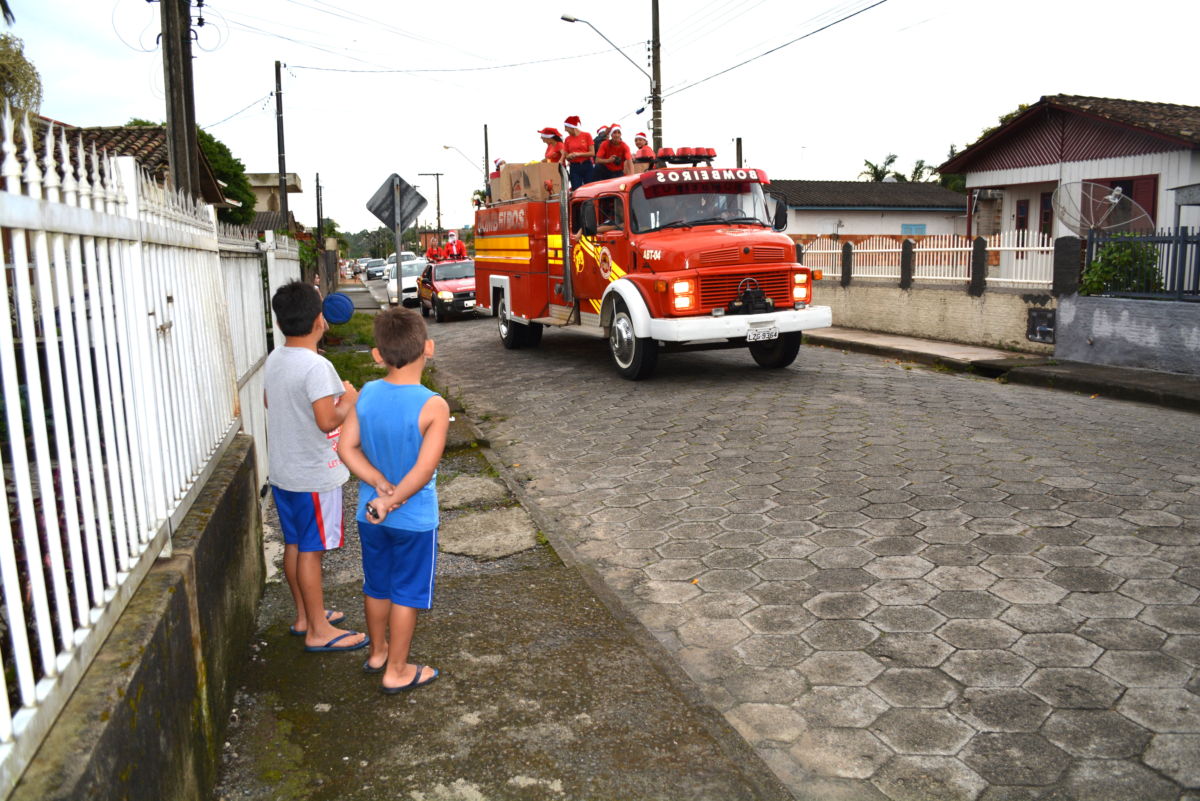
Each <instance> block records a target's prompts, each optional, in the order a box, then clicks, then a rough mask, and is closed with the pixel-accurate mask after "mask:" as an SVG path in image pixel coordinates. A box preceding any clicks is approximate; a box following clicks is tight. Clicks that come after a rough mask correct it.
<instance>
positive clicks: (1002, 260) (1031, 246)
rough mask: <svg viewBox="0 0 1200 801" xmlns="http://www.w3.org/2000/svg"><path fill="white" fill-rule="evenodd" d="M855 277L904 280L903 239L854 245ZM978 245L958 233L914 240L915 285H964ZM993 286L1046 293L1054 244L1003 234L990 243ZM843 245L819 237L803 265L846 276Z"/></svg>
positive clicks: (1041, 237)
mask: <svg viewBox="0 0 1200 801" xmlns="http://www.w3.org/2000/svg"><path fill="white" fill-rule="evenodd" d="M852 247H853V262H852V263H853V275H854V277H856V278H895V279H896V280H899V278H900V254H901V249H902V248H903V240H902V239H901V238H897V237H889V236H872V237H868V238H867V239H866V240H863V241H861V242H859V243H857V244H853V245H852ZM972 247H973V240H971V239H968V238H967V237H965V236H957V235H954V234H937V235H932V236H924V237H920V238H915V237H914V238H913V280H914V282H921V281H929V282H939V281H959V282H966V281H968V280H970V277H971V251H972ZM987 252H988V277H987V281H988V284H989V285H993V286H1013V287H1031V288H1046V287H1049V286H1050V285H1051V283H1052V281H1053V277H1054V240H1053V239H1052V238H1051V237H1050V236H1049V235H1047V234H1042V233H1039V232H1037V231H1003V232H1001V233H998V234H993V235H992V236H989V237H988V238H987ZM841 253H842V243H841V242H838V241H836V240H833V239H831V238H829V237H819V238H818V239H816V240H814V241H813V242H812V243H811V244H810V245H809V246H808V247H807V248H805V249H804V264H805V265H807V266H809V267H814V268H820V269H822V270H824V271H825V275H826V277H828V278H840V277H841V274H842V261H841V259H842V256H841Z"/></svg>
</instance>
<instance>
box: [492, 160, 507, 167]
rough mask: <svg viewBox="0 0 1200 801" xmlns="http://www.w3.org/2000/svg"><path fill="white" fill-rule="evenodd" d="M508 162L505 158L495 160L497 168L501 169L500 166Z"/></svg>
mask: <svg viewBox="0 0 1200 801" xmlns="http://www.w3.org/2000/svg"><path fill="white" fill-rule="evenodd" d="M507 163H508V162H506V161H505V160H504V159H496V161H495V162H494V164H495V165H496V168H497V169H499V168H500V167H502V166H504V165H505V164H507Z"/></svg>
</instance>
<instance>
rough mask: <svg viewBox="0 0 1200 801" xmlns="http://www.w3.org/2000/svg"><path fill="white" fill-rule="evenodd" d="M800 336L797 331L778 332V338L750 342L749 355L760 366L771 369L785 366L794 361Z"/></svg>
mask: <svg viewBox="0 0 1200 801" xmlns="http://www.w3.org/2000/svg"><path fill="white" fill-rule="evenodd" d="M800 336H801V335H800V332H799V331H793V332H789V333H786V334H780V335H779V338H778V339H773V340H771V341H770V342H754V343H751V345H750V346H749V347H750V355H751V356H753V357H754V361H756V362H758V364H759V366H760V367H767V368H771V369H777V368H780V367H787V366H788V365H789V364H791V363H792V362H794V361H796V354H797V353H799V352H800Z"/></svg>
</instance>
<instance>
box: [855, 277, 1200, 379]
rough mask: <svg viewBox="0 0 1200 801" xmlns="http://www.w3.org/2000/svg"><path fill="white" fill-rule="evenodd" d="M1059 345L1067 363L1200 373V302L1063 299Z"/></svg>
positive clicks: (1058, 324)
mask: <svg viewBox="0 0 1200 801" xmlns="http://www.w3.org/2000/svg"><path fill="white" fill-rule="evenodd" d="M834 319H835V320H836V319H837V317H836V316H835V317H834ZM1056 341H1057V344H1056V346H1055V349H1054V355H1055V356H1056V357H1059V358H1061V359H1065V360H1070V361H1076V362H1088V363H1091V364H1111V365H1119V366H1124V367H1144V368H1146V369H1148V370H1165V371H1167V372H1172V373H1191V374H1196V375H1200V303H1181V302H1172V301H1160V300H1131V299H1127V298H1092V297H1085V296H1081V295H1064V296H1063V297H1061V298H1059V305H1058V322H1057V331H1056Z"/></svg>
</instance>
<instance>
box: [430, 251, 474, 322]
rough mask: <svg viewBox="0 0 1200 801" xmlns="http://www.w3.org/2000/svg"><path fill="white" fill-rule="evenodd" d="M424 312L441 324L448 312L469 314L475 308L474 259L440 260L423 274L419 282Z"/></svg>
mask: <svg viewBox="0 0 1200 801" xmlns="http://www.w3.org/2000/svg"><path fill="white" fill-rule="evenodd" d="M417 297H418V299H419V300H418V302H419V303H420V304H421V314H423V315H424V316H426V317H428V316H429V313H430V312H433V319H435V320H437V321H438V322H439V323H440V322H442V321H444V320H445V319H446V315H448V314H470V313H474V311H475V262H473V261H470V260H463V261H440V262H437V263H436V264H431V265H429V266H428V267H426V268H425V270H424V272H422V273H421V279H420V281H418V283H417Z"/></svg>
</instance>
